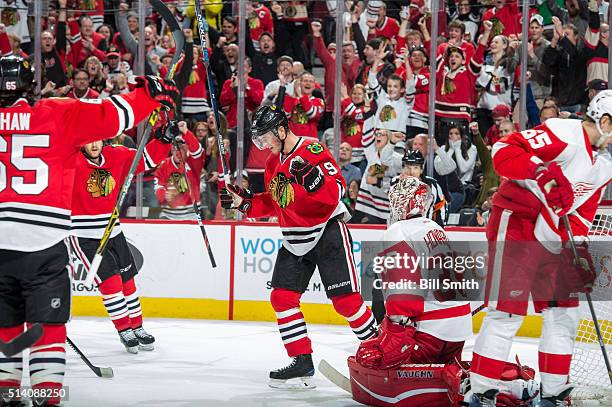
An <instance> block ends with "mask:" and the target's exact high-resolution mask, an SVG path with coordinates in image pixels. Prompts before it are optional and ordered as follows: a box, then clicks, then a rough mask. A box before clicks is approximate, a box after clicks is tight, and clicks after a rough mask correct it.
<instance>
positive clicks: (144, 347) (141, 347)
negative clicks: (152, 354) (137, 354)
mask: <svg viewBox="0 0 612 407" xmlns="http://www.w3.org/2000/svg"><path fill="white" fill-rule="evenodd" d="M138 350H145V351H152V350H155V346H154V345H153V344H152V343H151V344H148V345H143V344H140V345H138Z"/></svg>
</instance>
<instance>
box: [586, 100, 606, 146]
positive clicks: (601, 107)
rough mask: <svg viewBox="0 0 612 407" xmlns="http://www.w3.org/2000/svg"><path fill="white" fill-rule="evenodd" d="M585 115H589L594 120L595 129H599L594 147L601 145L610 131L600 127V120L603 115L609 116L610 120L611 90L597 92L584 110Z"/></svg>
mask: <svg viewBox="0 0 612 407" xmlns="http://www.w3.org/2000/svg"><path fill="white" fill-rule="evenodd" d="M586 114H587V116H589V117H590V118H591V119H593V121H594V122H595V125H596V126H597V130H598V131H599V139H598V140H597V142H596V143H595V146H596V147H599V146H601V145H602V144H603V143H604V142H605V141H606V139H607V138H608V137H610V136H611V135H612V134H611V133H612V132H606V133H604V131H603V130H602V128H601V124H600V120H601V118H602V117H604V116H605V115H608V116H610V119H611V120H612V90H611V89H608V90H603V91H601V92H599V93H598V94H597V95H595V97H594V98H593V100H591V103H589V107H588V108H587V111H586Z"/></svg>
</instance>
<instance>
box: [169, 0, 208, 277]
mask: <svg viewBox="0 0 612 407" xmlns="http://www.w3.org/2000/svg"><path fill="white" fill-rule="evenodd" d="M196 1H197V0H196ZM174 146H175V148H176V149H177V150H178V151H179V153H180V154H181V160H183V165H184V166H185V181H187V189H188V190H189V196H191V200H192V201H193V212H194V213H195V215H196V220H197V221H198V226H199V227H200V232H202V238H203V239H204V245H205V246H206V250H207V251H208V258H209V259H210V263H211V264H212V266H213V268H216V267H217V262H216V261H215V256H214V255H213V252H212V249H211V247H210V242H209V241H208V235H207V234H206V229H204V223H203V222H202V212H201V210H200V207H199V205H198V202H197V201H198V199H197V197H196V196H195V193H194V192H195V191H194V190H193V188H191V184H190V183H189V177H188V176H187V160H186V158H187V157H185V154H183V150H182V149H181V146H180V145H178V143H177V142H176V141H175V142H174Z"/></svg>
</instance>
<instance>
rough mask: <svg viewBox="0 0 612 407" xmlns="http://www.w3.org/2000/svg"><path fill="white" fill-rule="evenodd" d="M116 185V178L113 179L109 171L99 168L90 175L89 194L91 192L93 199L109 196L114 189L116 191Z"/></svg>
mask: <svg viewBox="0 0 612 407" xmlns="http://www.w3.org/2000/svg"><path fill="white" fill-rule="evenodd" d="M116 184H117V183H116V182H115V178H113V176H112V175H111V173H110V172H109V171H107V170H105V169H102V168H97V169H95V170H93V172H92V173H91V174H89V179H88V180H87V192H89V193H90V194H91V196H92V197H93V198H99V197H101V196H109V195H110V193H111V192H113V189H115V185H116Z"/></svg>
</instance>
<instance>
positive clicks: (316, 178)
mask: <svg viewBox="0 0 612 407" xmlns="http://www.w3.org/2000/svg"><path fill="white" fill-rule="evenodd" d="M289 173H290V174H291V180H292V181H293V182H295V183H296V184H299V185H301V186H303V187H304V189H306V191H308V192H315V191H317V190H318V189H319V188H321V186H322V185H323V182H324V181H325V177H324V176H323V172H322V171H321V170H320V169H319V167H317V166H314V165H312V164H311V163H309V162H308V161H304V159H303V158H302V157H295V158H294V159H293V160H291V165H290V166H289Z"/></svg>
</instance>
